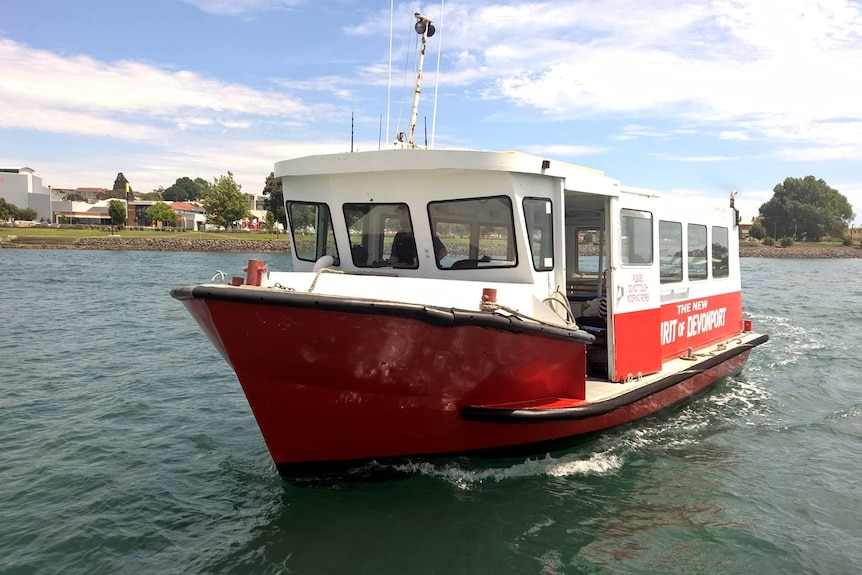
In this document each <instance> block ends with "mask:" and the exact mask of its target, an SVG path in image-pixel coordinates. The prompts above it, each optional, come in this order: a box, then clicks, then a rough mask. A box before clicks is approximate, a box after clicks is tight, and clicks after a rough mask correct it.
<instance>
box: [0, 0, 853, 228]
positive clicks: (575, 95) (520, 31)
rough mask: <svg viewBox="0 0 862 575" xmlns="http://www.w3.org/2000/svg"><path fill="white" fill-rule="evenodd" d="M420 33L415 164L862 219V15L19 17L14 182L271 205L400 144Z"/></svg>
mask: <svg viewBox="0 0 862 575" xmlns="http://www.w3.org/2000/svg"><path fill="white" fill-rule="evenodd" d="M414 12H421V13H422V14H423V15H424V16H426V17H428V18H431V19H432V20H433V21H434V24H435V27H436V28H437V33H436V34H435V35H434V36H433V37H432V38H430V39H429V41H428V47H427V51H426V58H425V66H424V76H423V79H422V98H421V100H420V105H419V113H418V117H419V120H418V124H419V125H418V127H417V134H418V136H417V138H416V140H417V143H425V141H426V138H427V141H428V142H429V143H431V142H433V146H434V147H435V148H438V149H474V150H519V151H523V152H528V153H532V154H536V155H540V156H543V157H548V158H551V159H557V160H563V161H568V162H572V163H576V164H580V165H583V166H587V167H591V168H596V169H599V170H602V171H604V172H605V173H606V174H607V175H609V176H611V177H614V178H617V179H619V180H621V181H622V182H623V183H624V184H627V185H631V186H636V187H642V188H651V189H655V190H659V191H661V192H662V193H663V194H664V195H672V196H674V197H679V198H680V201H692V200H699V199H702V198H704V197H711V198H727V197H728V196H729V194H730V192H731V191H732V190H736V191H737V202H736V204H737V207H738V208H739V209H740V211H741V215H742V218H743V219H744V220H750V219H751V218H753V217H754V216H756V215H757V213H758V208H759V207H760V205H761V204H763V203H764V202H766V201H767V200H769V199H770V198H771V197H772V190H773V188H774V187H775V186H776V185H777V184H779V183H781V182H783V181H784V179H785V178H788V177H794V178H802V177H805V176H808V175H813V176H815V177H817V178H820V179H823V180H825V181H826V182H827V183H828V184H829V185H830V186H831V187H832V188H834V189H836V190H838V191H839V192H840V193H842V194H843V195H845V196H846V197H847V198H848V200H849V201H850V203H851V204H852V205H853V206H854V211H855V212H857V213H858V214H860V215H859V218H858V219H859V221H860V222H862V0H783V1H781V2H777V1H775V2H773V1H771V0H713V1H710V0H703V1H692V2H682V1H662V0H589V1H586V0H545V1H527V0H497V1H494V0H461V1H456V0H443V1H440V0H435V1H433V2H430V3H424V4H423V3H404V2H399V1H397V0H396V1H393V0H147V1H143V0H137V1H123V2H119V1H117V0H76V1H75V2H70V1H68V0H3V11H2V18H0V78H2V81H0V167H3V168H20V167H29V168H32V169H34V170H35V171H36V174H37V175H38V176H40V177H42V179H43V183H44V184H45V185H50V186H52V187H54V188H77V187H103V188H111V187H112V186H113V183H114V179H115V178H116V176H117V173H118V172H123V174H124V175H125V176H126V178H127V179H128V180H129V182H130V183H131V185H132V188H133V189H134V190H135V191H139V192H149V191H152V190H155V189H158V188H159V187H162V188H167V187H169V186H171V185H172V184H173V183H174V182H175V181H176V180H177V179H178V178H181V177H190V178H192V179H194V178H198V177H201V178H204V179H206V180H209V181H212V180H213V179H214V178H216V177H219V176H222V175H226V174H227V173H228V172H231V173H232V174H233V175H234V179H235V180H236V181H237V182H238V183H239V184H240V185H241V186H242V191H244V192H246V193H260V192H261V191H262V190H263V187H264V182H265V179H266V176H267V175H268V174H269V173H270V172H271V171H272V170H273V165H274V163H275V162H277V161H280V160H284V159H288V158H292V157H299V156H306V155H312V154H320V153H330V152H347V151H350V149H351V142H352V145H353V149H354V150H359V151H366V150H375V149H379V148H381V147H388V146H390V145H391V141H392V140H393V138H394V135H395V133H396V132H397V131H405V132H406V131H408V125H409V116H410V110H411V104H412V93H413V81H414V76H413V74H414V70H415V65H416V54H417V39H418V35H417V34H416V33H415V31H414V30H413V25H414V22H415V19H414V17H413V14H414ZM390 30H391V31H392V33H391V35H390ZM390 38H391V39H390ZM390 61H391V66H390ZM438 65H439V73H438ZM387 127H388V129H387ZM426 134H427V136H426Z"/></svg>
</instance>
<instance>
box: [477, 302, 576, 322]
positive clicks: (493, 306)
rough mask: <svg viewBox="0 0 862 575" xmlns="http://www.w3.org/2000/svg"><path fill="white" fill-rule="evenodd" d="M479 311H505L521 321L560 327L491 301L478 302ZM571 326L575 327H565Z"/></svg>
mask: <svg viewBox="0 0 862 575" xmlns="http://www.w3.org/2000/svg"><path fill="white" fill-rule="evenodd" d="M479 309H480V310H482V311H487V312H491V313H493V312H496V311H505V312H508V313H510V314H512V315H513V316H515V317H518V318H521V319H526V320H529V321H532V322H536V323H538V324H541V325H547V326H550V327H560V326H559V325H557V324H553V323H550V322H547V321H543V320H540V319H536V318H534V317H532V316H529V315H527V314H525V313H521V312H519V311H518V310H516V309H515V308H511V307H509V306H507V305H503V304H500V303H496V302H491V301H480V302H479ZM572 325H575V324H573V323H567V327H571V326H572ZM575 327H576V329H577V326H575Z"/></svg>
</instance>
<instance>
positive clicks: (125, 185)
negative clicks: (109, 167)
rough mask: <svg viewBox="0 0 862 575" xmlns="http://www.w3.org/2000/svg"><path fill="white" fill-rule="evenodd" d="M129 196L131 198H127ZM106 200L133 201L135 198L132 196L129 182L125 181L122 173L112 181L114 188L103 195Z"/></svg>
mask: <svg viewBox="0 0 862 575" xmlns="http://www.w3.org/2000/svg"><path fill="white" fill-rule="evenodd" d="M129 196H132V197H131V198H129ZM108 198H117V199H120V200H126V201H134V199H135V197H134V194H132V186H131V185H130V184H129V180H127V179H126V176H124V175H123V172H119V173H118V174H117V178H116V179H115V180H114V187H113V188H112V189H111V191H110V192H108V193H106V194H105V199H108Z"/></svg>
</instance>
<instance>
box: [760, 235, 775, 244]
mask: <svg viewBox="0 0 862 575" xmlns="http://www.w3.org/2000/svg"><path fill="white" fill-rule="evenodd" d="M763 245H765V246H774V245H775V240H774V239H773V238H771V237H769V236H766V237H765V238H763Z"/></svg>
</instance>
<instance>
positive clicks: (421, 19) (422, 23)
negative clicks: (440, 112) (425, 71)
mask: <svg viewBox="0 0 862 575" xmlns="http://www.w3.org/2000/svg"><path fill="white" fill-rule="evenodd" d="M414 16H415V17H416V24H415V25H414V26H413V28H414V29H415V30H416V33H417V34H419V35H420V36H422V47H421V48H420V49H419V63H418V65H417V66H416V88H415V90H414V91H413V111H412V112H411V113H410V137H409V139H408V140H407V145H408V147H410V148H415V147H416V144H415V142H414V137H415V135H416V117H417V116H418V115H419V94H420V93H421V92H422V66H423V64H424V63H425V46H426V44H427V43H428V38H430V37H431V36H433V35H434V32H436V28H434V24H432V23H431V20H430V19H429V18H426V17H425V16H422V15H421V14H420V13H419V12H416V13H415V14H414Z"/></svg>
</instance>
